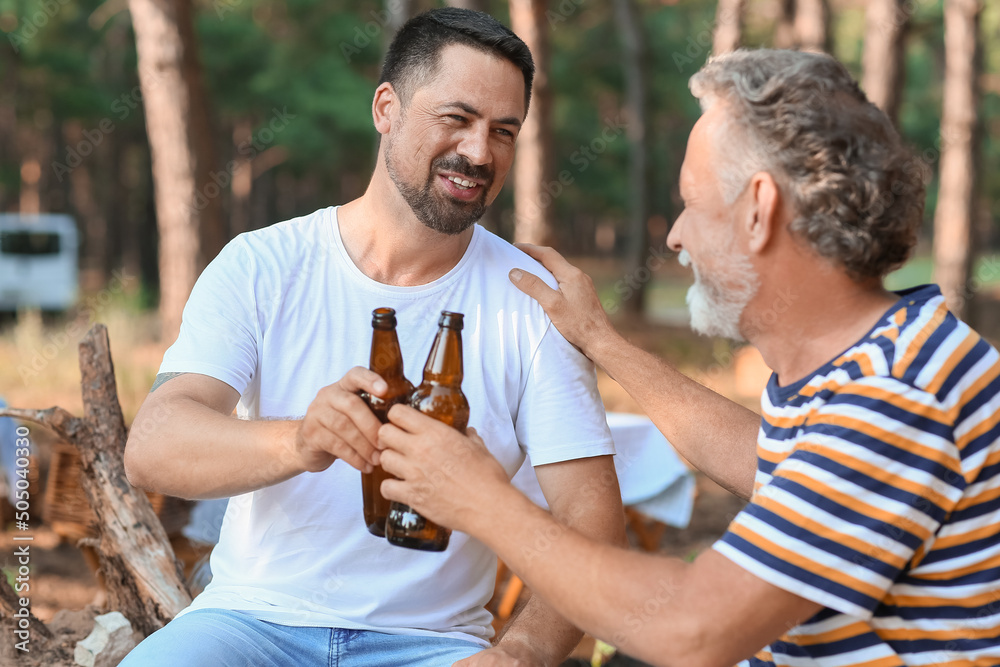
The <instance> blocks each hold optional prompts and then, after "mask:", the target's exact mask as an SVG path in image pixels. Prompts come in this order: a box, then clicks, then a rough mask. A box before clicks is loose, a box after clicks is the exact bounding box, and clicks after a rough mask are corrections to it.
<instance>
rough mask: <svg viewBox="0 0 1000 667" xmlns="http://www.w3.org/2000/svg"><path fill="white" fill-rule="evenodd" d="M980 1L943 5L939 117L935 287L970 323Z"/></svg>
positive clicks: (947, 1) (947, 0)
mask: <svg viewBox="0 0 1000 667" xmlns="http://www.w3.org/2000/svg"><path fill="white" fill-rule="evenodd" d="M982 9H983V6H982V3H981V2H979V1H978V0H945V5H944V41H945V76H944V108H943V111H942V114H941V185H940V190H939V193H938V204H937V210H936V211H935V212H934V281H935V282H937V283H938V284H939V285H940V286H941V291H942V292H943V293H944V296H945V299H946V300H947V303H948V307H949V308H950V309H951V311H952V312H953V313H955V315H956V316H957V317H960V318H963V319H964V318H968V317H969V315H970V314H971V313H970V305H971V304H970V301H971V297H972V294H971V292H969V291H968V290H967V288H966V286H967V285H968V283H969V278H970V277H971V269H972V257H971V247H972V245H971V236H972V223H973V220H974V219H975V202H976V196H975V191H976V163H977V157H978V156H977V151H976V135H977V126H978V123H979V114H978V108H979V81H978V79H979V77H978V72H979V60H980V59H979V19H980V15H981V13H982Z"/></svg>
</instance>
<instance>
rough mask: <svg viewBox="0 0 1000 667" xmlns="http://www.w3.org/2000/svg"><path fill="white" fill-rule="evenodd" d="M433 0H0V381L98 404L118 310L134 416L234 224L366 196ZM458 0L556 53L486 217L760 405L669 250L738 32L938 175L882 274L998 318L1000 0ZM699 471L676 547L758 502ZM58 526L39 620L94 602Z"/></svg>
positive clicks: (757, 373) (240, 226) (999, 326)
mask: <svg viewBox="0 0 1000 667" xmlns="http://www.w3.org/2000/svg"><path fill="white" fill-rule="evenodd" d="M439 4H440V3H434V2H429V1H421V2H418V1H415V0H371V1H367V2H364V1H363V2H353V3H347V2H344V1H342V0H322V1H320V0H103V1H101V0H0V33H2V36H3V38H4V39H3V43H2V44H0V397H2V398H3V399H6V401H7V403H9V404H10V405H12V406H16V407H19V408H45V407H48V406H51V405H60V406H62V407H63V408H65V409H67V410H69V411H70V412H72V413H74V414H81V412H82V402H81V398H80V386H79V377H80V375H79V370H78V367H77V343H78V342H79V340H80V339H81V338H82V336H83V335H84V333H86V331H87V330H88V329H89V328H90V327H91V325H93V324H94V323H95V322H103V323H105V324H107V325H108V327H109V330H110V337H111V346H112V351H113V354H114V359H115V368H116V375H117V382H118V393H119V398H120V401H121V403H122V407H123V410H124V413H125V418H126V422H131V419H132V417H133V415H134V414H135V412H136V410H137V409H138V406H139V404H140V403H141V401H142V399H143V397H144V396H145V395H146V393H147V392H148V389H149V386H150V384H151V383H152V381H153V378H154V376H155V374H156V370H157V367H158V365H159V363H160V360H161V358H162V354H163V350H164V349H165V348H166V347H167V346H168V345H169V344H170V342H172V340H173V339H174V337H175V336H176V332H177V327H178V326H179V321H180V313H181V309H182V307H183V304H184V302H185V300H186V298H187V296H188V293H189V292H190V289H191V287H192V285H193V284H194V281H195V280H196V278H197V276H198V274H199V273H200V271H201V270H202V269H203V268H204V266H205V265H206V264H207V262H209V261H210V260H211V259H212V257H214V256H215V254H216V253H217V252H218V251H219V249H220V248H221V247H222V246H223V245H224V244H225V243H226V242H227V241H228V240H229V239H231V238H233V237H234V236H235V235H237V234H239V233H242V232H245V231H249V230H253V229H258V228H260V227H264V226H267V225H270V224H273V223H275V222H279V221H281V220H285V219H288V218H291V217H294V216H298V215H302V214H306V213H310V212H312V211H314V210H315V209H317V208H321V207H325V206H329V205H334V204H339V203H344V202H346V201H349V200H351V199H353V198H355V197H357V196H358V195H360V194H361V193H362V192H363V190H364V188H365V186H366V184H367V182H368V178H369V175H370V173H371V170H372V167H373V162H374V158H375V152H376V133H375V131H374V129H373V128H372V123H371V114H370V107H371V98H372V93H373V92H374V89H375V87H376V83H377V78H378V72H379V68H380V64H381V60H382V56H383V53H384V49H385V47H386V45H387V43H388V41H389V40H390V39H391V36H392V34H393V33H394V31H395V30H396V29H397V28H398V26H400V25H401V24H402V23H403V22H404V21H405V20H406V18H407V17H409V16H411V15H414V14H416V13H418V12H420V11H422V10H424V9H428V8H431V7H433V6H439ZM449 4H452V5H455V6H464V7H470V8H474V9H480V10H484V11H488V12H490V13H491V14H493V15H494V16H496V17H498V18H499V19H500V20H501V21H503V22H505V23H506V24H507V25H510V26H511V27H512V28H513V29H514V30H515V32H517V33H518V34H519V35H520V36H521V37H522V38H523V39H525V41H526V42H528V44H529V46H530V47H531V49H532V51H533V53H534V54H535V57H536V62H537V65H538V67H539V75H538V77H537V79H536V82H537V88H536V90H535V93H534V97H533V100H532V107H531V113H530V116H529V120H528V123H527V124H526V126H525V128H524V130H523V131H522V133H521V135H520V137H519V139H518V147H517V158H516V163H515V166H514V169H513V170H512V172H511V174H510V176H509V177H508V182H507V186H506V187H505V189H504V191H503V192H502V193H501V195H500V197H499V199H498V200H497V202H496V204H495V206H494V207H493V208H492V209H491V210H490V212H489V213H488V214H487V216H486V218H485V219H484V220H483V224H484V226H486V227H487V228H489V229H491V230H492V231H494V232H496V233H498V234H500V235H501V236H503V237H504V238H506V239H509V240H528V241H534V242H542V243H547V244H551V245H555V246H556V247H557V248H559V249H560V250H561V251H563V252H564V253H565V254H567V255H568V256H570V258H571V259H572V260H573V261H574V262H576V263H578V264H579V265H581V266H582V267H583V268H584V269H585V270H586V271H587V272H588V273H590V275H591V276H592V277H593V278H594V280H595V283H596V284H597V285H598V287H599V289H600V292H601V296H602V301H603V303H604V305H605V308H606V309H607V310H608V311H609V312H610V313H612V316H613V318H614V319H615V321H616V324H617V325H618V326H619V327H620V328H621V329H622V330H623V331H624V332H625V333H626V334H627V335H628V336H630V337H631V338H632V339H633V340H634V341H635V342H636V343H637V344H639V345H641V346H643V347H645V348H647V349H649V350H651V351H653V352H656V353H658V354H660V355H661V356H664V357H666V358H667V359H668V360H669V361H671V362H672V363H673V364H675V365H676V366H678V367H679V368H681V370H683V371H685V372H687V373H688V374H690V375H692V376H694V377H696V378H697V379H699V380H700V381H702V382H704V383H705V384H707V385H709V386H711V387H713V388H715V389H717V390H718V391H720V392H722V393H724V394H726V395H727V396H729V397H731V398H733V399H734V400H738V401H740V402H742V403H744V404H745V405H747V406H749V407H751V408H756V407H757V397H758V396H759V392H760V389H761V387H762V386H763V384H764V382H765V380H766V377H767V374H768V371H767V369H766V368H765V367H764V365H763V363H762V361H761V360H760V358H759V356H758V355H756V353H755V352H754V351H753V350H752V349H750V348H747V347H745V346H739V345H737V344H734V343H731V342H728V341H723V340H711V339H706V338H703V337H698V336H695V335H694V334H692V333H691V332H690V331H689V330H688V328H687V313H686V310H685V307H684V295H685V292H686V290H687V287H688V285H690V283H691V276H690V273H689V272H688V271H686V270H684V269H681V268H679V267H678V265H677V262H676V260H675V257H674V256H673V254H672V253H670V252H669V251H667V250H666V249H665V247H664V241H665V238H666V235H667V232H668V230H669V226H670V224H671V222H672V220H673V219H674V218H675V217H676V216H677V214H678V213H679V210H680V203H679V198H678V194H677V175H678V171H679V169H680V163H681V160H682V157H683V154H684V149H685V142H686V137H687V134H688V132H689V131H690V128H691V126H692V125H693V124H694V122H695V120H696V119H697V116H698V113H699V110H698V105H697V103H696V101H695V100H694V99H693V98H692V97H691V96H690V94H689V92H688V90H687V81H688V78H689V77H690V76H691V75H692V74H694V73H695V72H696V71H697V70H698V68H699V67H700V66H701V65H702V64H703V63H704V62H705V60H706V59H707V58H708V57H709V56H710V55H711V54H712V53H720V52H724V51H727V50H730V49H733V48H736V47H737V46H739V45H744V46H749V47H758V46H774V47H779V48H800V49H809V50H816V51H826V52H829V53H831V54H833V55H834V56H836V57H837V58H838V59H840V60H841V61H842V62H843V63H844V64H845V65H846V66H847V67H848V68H849V69H850V71H851V72H852V73H853V74H854V75H855V76H856V77H857V78H858V80H859V81H860V82H861V83H862V87H863V88H864V89H865V91H866V92H867V94H868V95H869V97H870V98H871V99H872V101H873V102H875V103H876V104H878V105H879V106H880V107H881V108H882V109H884V110H885V111H886V113H887V114H888V115H889V116H890V117H891V118H892V119H893V121H894V122H895V123H896V125H897V126H898V128H899V130H900V132H901V133H902V135H903V136H904V137H905V139H906V140H907V141H908V142H909V143H910V144H912V145H913V147H914V149H915V157H914V160H913V164H912V168H913V169H917V170H920V172H921V173H922V174H924V177H925V179H926V182H927V184H928V189H927V202H926V209H925V216H924V222H923V226H922V230H921V237H920V244H919V247H918V249H917V252H916V254H915V256H914V257H913V258H912V259H911V260H910V261H909V262H908V263H907V264H906V265H905V266H903V267H902V268H901V269H900V270H898V271H897V272H895V273H893V274H892V275H890V276H889V277H888V279H887V285H888V286H889V287H890V288H901V287H906V286H911V285H915V284H920V283H924V282H929V281H932V280H933V281H935V282H939V283H941V285H942V288H943V290H944V293H945V295H946V297H947V298H948V302H949V305H950V307H951V308H952V309H953V310H954V311H955V312H956V313H958V314H959V315H960V316H962V317H964V318H966V319H967V320H969V321H970V322H971V323H972V324H973V325H974V326H976V327H977V328H978V329H979V330H980V331H981V332H982V333H983V334H984V335H985V336H986V337H987V338H988V339H990V340H991V341H994V342H996V341H997V340H998V339H1000V307H998V306H1000V254H998V251H997V249H998V246H1000V234H998V230H997V226H996V222H995V221H996V219H997V217H998V215H1000V203H998V202H1000V197H998V195H1000V170H998V168H997V167H998V163H1000V145H998V143H997V141H996V139H995V138H996V137H1000V2H992V1H991V2H989V3H987V2H985V1H984V0H719V2H718V3H716V2H712V1H710V0H548V1H545V2H543V1H541V0H509V1H508V0H489V1H487V0H478V1H477V0H467V1H465V2H459V1H457V0H455V1H453V2H450V3H449ZM600 389H601V393H602V395H603V397H604V400H605V403H606V405H607V406H608V408H609V409H610V410H617V411H623V412H636V411H638V406H636V405H635V404H634V403H633V402H632V401H631V399H630V398H629V397H628V396H627V395H626V394H625V393H624V392H623V391H622V390H621V388H620V387H618V386H617V385H616V384H615V383H614V382H613V381H612V380H610V379H609V378H607V377H604V376H601V378H600ZM35 444H36V445H37V446H38V447H39V448H40V451H39V459H40V468H39V469H38V472H37V475H38V480H37V481H36V483H37V484H38V485H40V486H44V485H45V480H46V478H47V474H48V466H49V463H48V460H49V459H48V456H49V451H48V450H47V447H51V446H54V445H53V442H52V441H51V439H48V440H47V439H46V437H44V436H43V434H42V432H41V431H39V433H38V439H37V441H36V443H35ZM698 484H699V496H698V504H697V506H696V509H695V516H694V518H693V520H692V525H691V528H690V529H688V530H687V531H673V532H671V533H670V534H669V539H667V540H666V541H663V542H661V544H660V546H661V548H662V549H663V550H664V551H665V552H667V553H672V554H674V555H679V556H686V555H690V554H691V553H695V552H697V551H698V550H700V549H702V548H704V547H705V546H706V545H708V544H710V543H711V541H712V540H714V539H715V537H716V536H717V535H718V534H720V533H721V532H722V531H723V530H724V529H725V526H726V524H727V523H728V520H729V519H730V518H731V517H732V516H733V515H734V514H735V512H736V511H738V510H739V507H740V504H739V503H738V502H737V501H735V499H734V498H732V497H731V496H729V495H728V494H726V493H725V492H724V491H722V490H721V489H719V488H718V487H714V485H711V483H710V482H708V480H705V479H704V478H699V481H698ZM40 502H41V501H40ZM33 511H34V512H37V513H39V514H44V510H43V509H42V508H41V507H34V508H33ZM660 535H662V533H660ZM64 538H65V535H62V534H54V535H52V537H51V542H52V545H53V551H52V554H53V556H52V561H51V562H50V563H45V562H42V563H40V564H39V565H38V567H39V568H40V569H41V570H43V571H47V572H48V573H49V575H50V576H49V578H47V579H42V580H41V581H40V586H39V588H38V589H37V591H36V593H35V594H36V595H37V596H39V597H38V598H37V599H36V613H40V614H41V615H42V616H43V617H49V616H51V614H52V613H54V611H55V610H56V609H57V608H58V607H59V606H64V607H71V606H74V605H83V604H85V603H86V602H87V601H89V600H90V599H91V598H92V597H93V595H94V590H95V589H94V583H93V579H92V577H91V573H90V570H89V569H88V568H87V567H85V566H84V565H83V564H82V562H81V561H79V559H78V557H77V556H72V558H76V559H77V560H72V558H71V552H72V549H73V547H71V546H68V545H66V544H65V543H61V542H60V540H62V539H64ZM40 539H41V538H40ZM657 539H659V538H657ZM59 544H62V546H58V548H57V545H59ZM654 548H655V545H654ZM40 553H42V554H45V553H48V552H46V551H41V552H40ZM74 553H75V552H74ZM43 557H44V556H43ZM66 559H70V560H66ZM66 563H71V565H66ZM72 563H75V565H73V564H72ZM60 572H62V573H63V574H60ZM74 587H75V588H74ZM49 593H51V595H49ZM46 605H48V607H46Z"/></svg>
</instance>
